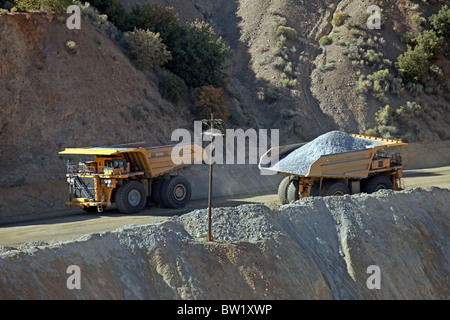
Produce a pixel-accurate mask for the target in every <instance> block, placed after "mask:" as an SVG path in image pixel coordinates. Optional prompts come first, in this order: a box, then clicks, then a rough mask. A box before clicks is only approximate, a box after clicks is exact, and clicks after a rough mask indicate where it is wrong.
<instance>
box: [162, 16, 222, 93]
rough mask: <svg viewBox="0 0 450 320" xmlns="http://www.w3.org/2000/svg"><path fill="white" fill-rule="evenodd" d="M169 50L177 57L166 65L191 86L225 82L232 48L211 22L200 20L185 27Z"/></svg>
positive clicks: (219, 84) (218, 85) (218, 84)
mask: <svg viewBox="0 0 450 320" xmlns="http://www.w3.org/2000/svg"><path fill="white" fill-rule="evenodd" d="M169 50H170V51H171V53H172V57H173V60H172V61H170V62H169V63H168V64H167V65H166V68H167V69H168V70H170V71H171V72H173V73H174V74H176V75H178V76H180V77H181V78H182V79H183V80H184V81H185V83H186V85H187V86H188V87H192V88H198V87H202V86H206V85H210V84H212V85H213V86H215V87H221V86H223V85H224V80H225V77H226V73H224V71H223V66H224V64H225V60H226V58H227V57H228V53H229V47H228V46H227V45H226V44H225V42H224V41H223V39H222V37H219V38H216V36H215V33H214V31H213V29H212V28H211V27H210V26H209V25H208V24H207V23H205V22H200V21H196V22H194V23H192V24H189V25H187V26H186V27H184V28H183V29H182V32H181V34H180V37H179V38H178V39H177V41H176V42H175V43H174V44H173V45H172V47H169Z"/></svg>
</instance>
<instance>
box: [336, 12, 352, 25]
mask: <svg viewBox="0 0 450 320" xmlns="http://www.w3.org/2000/svg"><path fill="white" fill-rule="evenodd" d="M348 18H350V15H349V14H348V13H346V12H338V13H335V14H334V15H333V19H331V23H332V24H333V25H334V26H341V25H343V24H344V22H345V21H346V20H347V19H348Z"/></svg>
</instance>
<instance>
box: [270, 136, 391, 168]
mask: <svg viewBox="0 0 450 320" xmlns="http://www.w3.org/2000/svg"><path fill="white" fill-rule="evenodd" d="M380 144H382V143H381V142H378V141H374V140H370V139H365V138H360V137H355V136H352V135H349V134H348V133H345V132H342V131H330V132H327V133H325V134H322V135H321V136H318V137H317V138H316V139H314V140H312V141H310V142H308V143H306V144H305V145H303V146H301V147H299V148H297V149H296V150H294V151H292V152H291V153H290V154H288V155H287V156H286V157H284V158H282V159H280V161H278V162H277V163H275V164H273V165H272V166H271V167H270V170H273V171H280V172H289V173H292V174H297V175H303V176H306V175H307V174H308V172H309V167H310V166H311V164H313V162H314V161H316V160H317V159H319V158H320V157H321V156H324V155H328V154H338V153H344V152H352V151H358V150H364V149H369V148H372V147H374V146H378V145H380Z"/></svg>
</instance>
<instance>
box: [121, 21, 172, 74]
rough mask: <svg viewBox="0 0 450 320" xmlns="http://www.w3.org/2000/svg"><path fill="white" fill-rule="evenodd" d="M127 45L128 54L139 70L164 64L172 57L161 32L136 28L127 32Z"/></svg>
mask: <svg viewBox="0 0 450 320" xmlns="http://www.w3.org/2000/svg"><path fill="white" fill-rule="evenodd" d="M125 45H126V47H127V49H128V55H129V57H130V59H131V60H132V61H133V63H134V65H135V66H136V68H137V69H139V70H148V69H151V68H153V67H155V66H158V65H163V64H164V63H166V62H167V61H169V60H170V59H171V56H170V52H169V51H167V47H166V45H165V44H164V43H162V40H161V38H160V36H159V33H156V34H155V33H153V32H151V31H148V30H147V31H145V30H141V29H134V31H132V32H127V33H126V39H125Z"/></svg>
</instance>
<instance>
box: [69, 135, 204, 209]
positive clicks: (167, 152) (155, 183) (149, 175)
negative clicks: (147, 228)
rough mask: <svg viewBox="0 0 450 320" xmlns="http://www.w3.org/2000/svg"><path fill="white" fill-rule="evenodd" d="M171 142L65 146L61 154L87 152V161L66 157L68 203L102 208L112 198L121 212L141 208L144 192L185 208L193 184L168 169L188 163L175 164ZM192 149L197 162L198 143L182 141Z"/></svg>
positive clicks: (111, 201) (198, 155)
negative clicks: (75, 161) (146, 144)
mask: <svg viewBox="0 0 450 320" xmlns="http://www.w3.org/2000/svg"><path fill="white" fill-rule="evenodd" d="M174 147H175V146H161V147H146V146H145V144H144V143H135V144H128V145H121V146H113V147H95V148H67V149H65V150H64V151H61V152H60V154H62V155H77V157H84V158H86V157H90V158H91V159H90V161H84V162H83V161H82V162H78V163H70V162H69V160H68V163H67V174H66V177H67V182H68V184H69V197H70V199H69V201H68V202H67V204H68V205H73V206H79V207H81V208H83V209H84V210H86V211H95V210H98V212H102V211H103V209H104V208H105V207H107V206H109V205H111V204H112V203H114V202H115V203H116V206H117V209H118V210H119V211H120V212H121V213H137V212H139V211H141V210H142V209H144V207H145V206H146V203H147V198H150V199H152V200H153V201H155V202H156V203H160V204H161V205H163V206H166V207H170V208H183V207H185V206H186V205H187V203H188V202H189V201H190V198H191V185H190V183H189V181H188V180H187V179H186V178H185V177H183V176H180V175H172V174H175V173H177V171H178V170H180V169H182V168H183V167H185V166H187V164H180V165H177V164H175V163H174V162H173V161H172V158H171V152H172V150H173V148H174ZM183 148H184V149H183V151H185V150H190V151H191V153H190V154H191V159H190V160H191V161H190V162H189V161H185V163H198V161H200V162H201V159H202V157H203V151H204V150H203V149H202V148H201V147H200V146H198V145H195V144H193V145H190V146H189V147H188V148H186V147H183Z"/></svg>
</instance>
